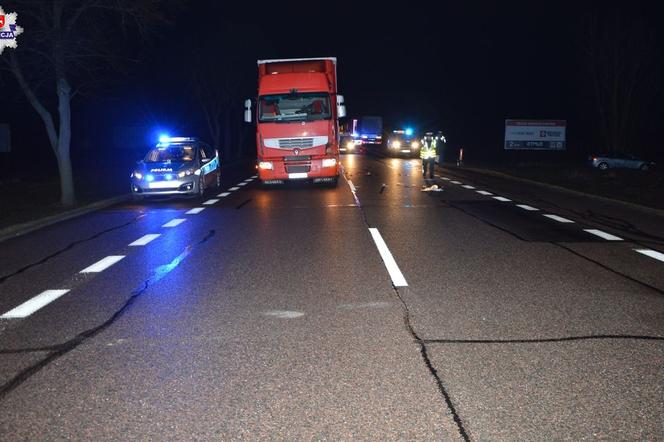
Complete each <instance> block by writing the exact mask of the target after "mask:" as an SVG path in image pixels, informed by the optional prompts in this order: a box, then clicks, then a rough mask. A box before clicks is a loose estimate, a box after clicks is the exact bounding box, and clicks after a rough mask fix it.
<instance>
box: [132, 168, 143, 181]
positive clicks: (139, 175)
mask: <svg viewBox="0 0 664 442" xmlns="http://www.w3.org/2000/svg"><path fill="white" fill-rule="evenodd" d="M133 175H134V178H136V179H137V180H142V179H143V174H142V173H141V172H139V171H137V170H136V171H134V173H133Z"/></svg>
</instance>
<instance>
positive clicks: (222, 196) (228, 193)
mask: <svg viewBox="0 0 664 442" xmlns="http://www.w3.org/2000/svg"><path fill="white" fill-rule="evenodd" d="M230 194H231V193H230V192H222V193H220V194H219V195H217V196H218V197H219V198H226V197H227V196H228V195H230Z"/></svg>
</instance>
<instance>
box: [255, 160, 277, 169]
mask: <svg viewBox="0 0 664 442" xmlns="http://www.w3.org/2000/svg"><path fill="white" fill-rule="evenodd" d="M258 168H259V169H263V170H272V169H274V166H273V165H272V162H271V161H261V162H260V163H258Z"/></svg>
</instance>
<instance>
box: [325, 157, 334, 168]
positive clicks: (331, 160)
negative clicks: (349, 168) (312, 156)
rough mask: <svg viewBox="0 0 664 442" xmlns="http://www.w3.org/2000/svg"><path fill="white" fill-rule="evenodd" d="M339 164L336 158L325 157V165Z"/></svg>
mask: <svg viewBox="0 0 664 442" xmlns="http://www.w3.org/2000/svg"><path fill="white" fill-rule="evenodd" d="M336 165H337V160H336V158H325V159H323V164H322V166H323V167H334V166H336Z"/></svg>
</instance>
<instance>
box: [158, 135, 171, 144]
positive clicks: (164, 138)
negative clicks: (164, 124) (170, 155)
mask: <svg viewBox="0 0 664 442" xmlns="http://www.w3.org/2000/svg"><path fill="white" fill-rule="evenodd" d="M169 141H171V137H169V136H168V135H166V134H162V135H159V142H160V143H168V142H169Z"/></svg>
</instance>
